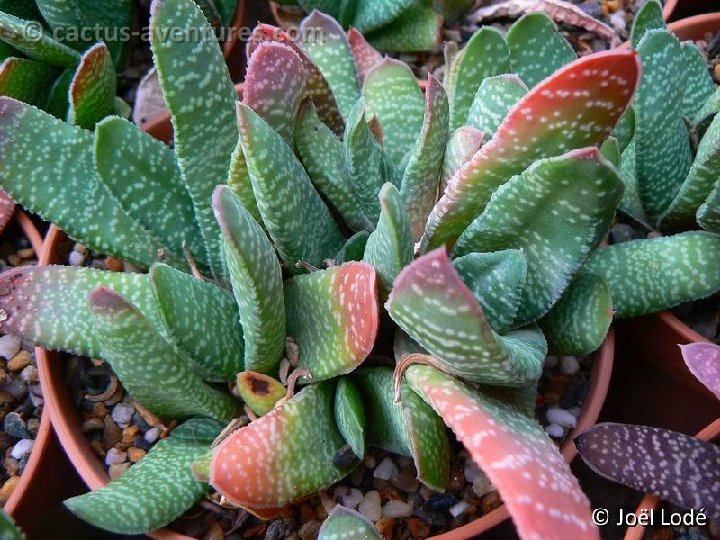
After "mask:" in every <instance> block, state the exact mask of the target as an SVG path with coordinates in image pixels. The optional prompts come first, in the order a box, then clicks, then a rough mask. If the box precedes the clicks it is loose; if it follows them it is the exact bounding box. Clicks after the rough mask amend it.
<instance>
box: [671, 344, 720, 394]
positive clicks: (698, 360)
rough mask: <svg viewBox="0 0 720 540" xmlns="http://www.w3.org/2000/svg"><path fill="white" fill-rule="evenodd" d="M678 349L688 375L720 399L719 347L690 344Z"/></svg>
mask: <svg viewBox="0 0 720 540" xmlns="http://www.w3.org/2000/svg"><path fill="white" fill-rule="evenodd" d="M679 347H680V352H681V353H682V357H683V360H685V364H687V367H688V369H689V370H690V373H692V374H693V375H695V377H696V378H697V380H698V381H700V382H701V383H703V384H704V385H705V386H707V388H708V390H710V391H711V392H712V393H713V394H715V395H716V396H717V398H718V399H720V346H718V345H715V344H714V343H690V344H689V345H680V346H679Z"/></svg>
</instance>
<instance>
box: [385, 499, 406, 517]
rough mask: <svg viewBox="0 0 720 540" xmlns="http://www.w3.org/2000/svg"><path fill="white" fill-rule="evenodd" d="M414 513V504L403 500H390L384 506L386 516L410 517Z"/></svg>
mask: <svg viewBox="0 0 720 540" xmlns="http://www.w3.org/2000/svg"><path fill="white" fill-rule="evenodd" d="M412 513H413V507H412V505H410V504H408V503H406V502H403V501H388V502H386V503H385V505H384V506H383V507H382V515H383V517H384V518H404V517H410V516H412Z"/></svg>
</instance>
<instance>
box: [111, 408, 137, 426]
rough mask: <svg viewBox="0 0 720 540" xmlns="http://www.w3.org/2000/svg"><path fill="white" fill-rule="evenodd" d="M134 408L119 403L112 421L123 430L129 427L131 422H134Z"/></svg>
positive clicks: (113, 413) (114, 410)
mask: <svg viewBox="0 0 720 540" xmlns="http://www.w3.org/2000/svg"><path fill="white" fill-rule="evenodd" d="M132 415H133V408H132V407H131V406H130V405H125V404H124V403H118V404H117V405H115V408H114V409H113V411H112V419H113V420H115V423H116V424H117V425H118V426H120V427H123V428H126V427H128V425H129V424H130V420H132Z"/></svg>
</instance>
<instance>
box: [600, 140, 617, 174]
mask: <svg viewBox="0 0 720 540" xmlns="http://www.w3.org/2000/svg"><path fill="white" fill-rule="evenodd" d="M600 153H601V154H602V156H603V157H604V158H605V159H607V160H608V161H609V162H610V163H612V164H613V166H614V167H615V168H617V167H619V166H620V145H618V142H617V139H616V138H615V137H612V136H611V137H608V138H607V139H605V140H604V141H603V143H602V144H601V145H600Z"/></svg>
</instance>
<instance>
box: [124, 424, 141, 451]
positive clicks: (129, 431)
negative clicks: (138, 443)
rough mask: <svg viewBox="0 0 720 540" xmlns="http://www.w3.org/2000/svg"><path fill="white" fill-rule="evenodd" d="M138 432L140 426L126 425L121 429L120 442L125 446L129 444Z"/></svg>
mask: <svg viewBox="0 0 720 540" xmlns="http://www.w3.org/2000/svg"><path fill="white" fill-rule="evenodd" d="M138 433H140V426H135V425H133V426H128V427H126V428H125V429H123V432H122V442H123V444H124V445H126V446H131V445H132V443H133V441H134V440H135V437H137V434H138Z"/></svg>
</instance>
